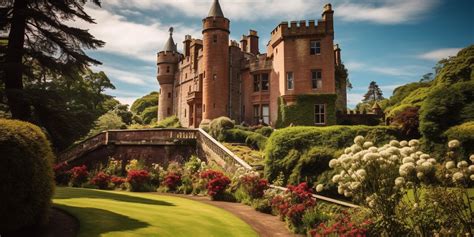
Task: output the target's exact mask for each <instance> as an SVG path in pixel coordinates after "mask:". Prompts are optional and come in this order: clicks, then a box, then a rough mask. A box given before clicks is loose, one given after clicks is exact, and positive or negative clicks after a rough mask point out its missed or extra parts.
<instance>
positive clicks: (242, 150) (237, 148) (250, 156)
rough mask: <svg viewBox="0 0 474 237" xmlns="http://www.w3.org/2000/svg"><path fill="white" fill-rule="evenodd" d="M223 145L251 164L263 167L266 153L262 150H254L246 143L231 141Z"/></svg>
mask: <svg viewBox="0 0 474 237" xmlns="http://www.w3.org/2000/svg"><path fill="white" fill-rule="evenodd" d="M223 145H224V146H225V147H227V148H228V149H229V150H230V151H232V153H234V154H235V155H236V156H238V157H239V158H241V159H242V160H244V161H245V162H247V163H248V164H249V165H251V166H261V167H263V158H264V155H263V154H264V153H263V152H262V151H259V150H254V149H252V148H250V147H248V146H246V145H239V144H231V143H224V144H223Z"/></svg>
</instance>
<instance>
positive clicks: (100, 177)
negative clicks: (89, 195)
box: [91, 171, 111, 189]
mask: <svg viewBox="0 0 474 237" xmlns="http://www.w3.org/2000/svg"><path fill="white" fill-rule="evenodd" d="M110 180H111V177H110V175H108V174H106V173H104V172H102V171H101V172H99V173H97V174H96V175H95V176H94V177H93V178H92V179H91V184H92V185H96V186H97V187H99V188H100V189H107V188H108V187H109V183H110Z"/></svg>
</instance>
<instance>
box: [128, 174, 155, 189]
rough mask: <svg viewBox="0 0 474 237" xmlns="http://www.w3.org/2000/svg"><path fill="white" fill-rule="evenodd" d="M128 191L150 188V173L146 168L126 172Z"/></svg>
mask: <svg viewBox="0 0 474 237" xmlns="http://www.w3.org/2000/svg"><path fill="white" fill-rule="evenodd" d="M127 182H128V183H129V184H130V191H132V192H143V191H149V189H150V186H149V185H150V174H149V173H148V171H146V170H130V171H128V174H127Z"/></svg>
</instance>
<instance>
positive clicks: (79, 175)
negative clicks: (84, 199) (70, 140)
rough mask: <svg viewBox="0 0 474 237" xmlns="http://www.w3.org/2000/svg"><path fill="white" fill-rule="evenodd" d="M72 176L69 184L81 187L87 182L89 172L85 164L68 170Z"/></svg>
mask: <svg viewBox="0 0 474 237" xmlns="http://www.w3.org/2000/svg"><path fill="white" fill-rule="evenodd" d="M68 173H69V174H70V176H71V179H70V181H69V185H70V186H72V187H81V186H82V185H83V184H84V183H85V182H87V179H88V176H89V172H88V171H87V167H86V166H85V165H82V166H76V167H73V168H72V169H70V170H69V171H68Z"/></svg>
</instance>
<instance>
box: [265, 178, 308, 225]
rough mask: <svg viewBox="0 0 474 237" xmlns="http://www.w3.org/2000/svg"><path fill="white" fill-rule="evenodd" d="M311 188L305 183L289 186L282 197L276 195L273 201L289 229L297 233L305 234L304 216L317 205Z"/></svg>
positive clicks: (273, 205) (273, 206)
mask: <svg viewBox="0 0 474 237" xmlns="http://www.w3.org/2000/svg"><path fill="white" fill-rule="evenodd" d="M312 194H313V193H312V191H311V188H310V187H308V185H307V184H306V183H305V182H303V183H300V184H298V185H297V186H293V185H288V189H287V190H286V191H285V193H284V194H282V195H276V196H275V197H274V198H273V199H272V201H271V204H272V208H273V209H274V210H275V211H276V213H278V215H279V216H280V218H281V219H282V220H286V222H287V224H288V226H289V228H290V229H291V230H292V231H294V232H295V233H304V232H305V230H304V227H303V222H302V218H303V214H304V212H305V211H306V210H307V209H309V208H312V207H313V206H315V205H316V202H315V201H314V199H313V197H312Z"/></svg>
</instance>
